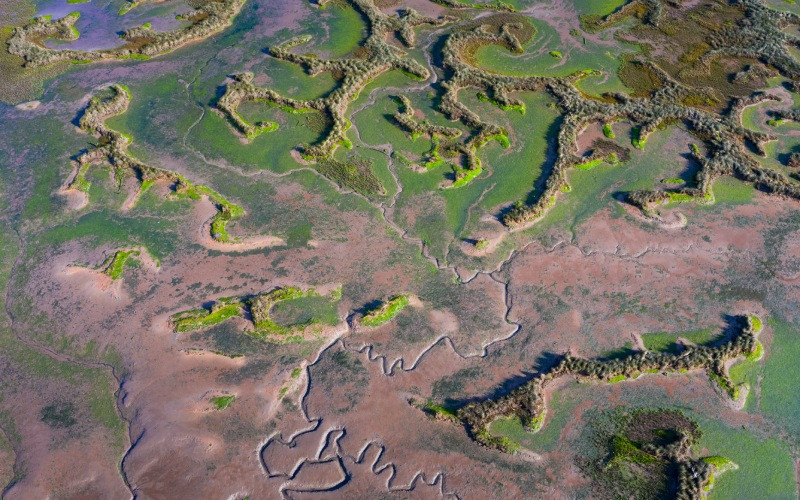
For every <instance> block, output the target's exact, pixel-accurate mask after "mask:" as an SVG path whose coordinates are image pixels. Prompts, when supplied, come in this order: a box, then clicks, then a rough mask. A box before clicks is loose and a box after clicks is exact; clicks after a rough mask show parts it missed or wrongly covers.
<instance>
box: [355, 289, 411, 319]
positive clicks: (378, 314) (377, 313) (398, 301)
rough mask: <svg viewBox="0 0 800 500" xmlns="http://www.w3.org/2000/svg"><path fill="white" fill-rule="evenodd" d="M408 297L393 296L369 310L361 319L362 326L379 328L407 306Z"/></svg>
mask: <svg viewBox="0 0 800 500" xmlns="http://www.w3.org/2000/svg"><path fill="white" fill-rule="evenodd" d="M410 298H411V296H410V295H395V296H393V297H391V298H390V299H389V300H387V301H385V302H383V303H382V304H380V305H379V306H377V307H375V308H374V309H371V310H369V311H367V312H366V314H364V317H362V318H361V324H362V325H364V326H380V325H382V324H384V323H386V322H387V321H389V320H391V319H392V318H394V317H395V316H397V315H398V314H399V313H400V311H402V310H403V309H405V307H406V306H407V305H408V304H409V300H410Z"/></svg>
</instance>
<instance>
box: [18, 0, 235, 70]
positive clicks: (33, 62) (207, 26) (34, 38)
mask: <svg viewBox="0 0 800 500" xmlns="http://www.w3.org/2000/svg"><path fill="white" fill-rule="evenodd" d="M140 3H142V0H139V1H131V2H130V3H128V4H126V5H125V6H124V7H123V8H122V9H121V10H120V14H124V13H126V12H128V11H129V10H130V9H131V8H133V7H134V6H136V5H138V4H140ZM244 3H245V0H199V1H197V2H193V7H194V10H193V11H192V12H189V13H187V14H182V15H181V16H180V18H181V19H183V20H186V21H190V24H189V25H188V26H186V27H182V28H177V29H174V30H172V31H164V32H157V31H153V30H152V29H150V27H149V26H139V27H136V28H131V29H128V30H126V31H124V32H122V34H121V35H120V38H121V39H122V40H124V41H125V44H123V45H121V46H120V47H117V48H113V49H103V50H74V49H51V48H49V47H47V46H46V45H45V44H44V42H45V41H46V40H47V39H50V38H57V39H59V40H64V41H73V40H76V39H77V38H78V32H77V30H75V28H74V24H75V21H77V20H78V18H79V17H80V14H79V13H77V12H73V13H72V14H68V15H66V16H64V17H62V18H61V19H57V20H55V21H54V20H52V19H50V18H49V16H44V17H37V18H34V19H32V20H31V21H30V22H29V23H28V24H26V25H24V26H21V27H18V28H14V30H13V32H12V34H11V37H10V38H9V39H8V51H9V52H10V53H11V54H14V55H18V56H20V57H22V58H23V59H24V61H25V63H24V64H25V66H26V67H28V68H35V67H38V66H44V65H47V64H51V63H54V62H58V61H87V62H93V61H103V60H109V59H120V58H130V57H131V56H134V55H144V56H150V57H152V56H157V55H161V54H166V53H168V52H172V51H173V50H175V49H177V48H180V47H182V46H184V45H186V44H188V43H191V42H194V41H197V40H202V39H204V38H208V37H209V36H211V35H213V34H215V33H218V32H219V31H221V30H222V29H224V28H225V27H227V26H228V25H230V23H231V21H232V20H233V18H234V17H235V16H236V15H237V14H238V13H239V11H240V10H241V9H242V6H243V5H244Z"/></svg>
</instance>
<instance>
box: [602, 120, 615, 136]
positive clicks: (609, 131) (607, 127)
mask: <svg viewBox="0 0 800 500" xmlns="http://www.w3.org/2000/svg"><path fill="white" fill-rule="evenodd" d="M603 135H604V136H606V137H608V138H609V139H614V138H615V137H617V136H616V134H614V129H613V128H611V124H610V123H604V124H603Z"/></svg>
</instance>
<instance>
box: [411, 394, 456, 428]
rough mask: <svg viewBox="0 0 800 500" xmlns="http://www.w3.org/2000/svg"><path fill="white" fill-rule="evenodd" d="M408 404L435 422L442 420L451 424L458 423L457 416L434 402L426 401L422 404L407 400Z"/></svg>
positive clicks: (414, 400)
mask: <svg viewBox="0 0 800 500" xmlns="http://www.w3.org/2000/svg"><path fill="white" fill-rule="evenodd" d="M409 403H410V404H411V405H412V406H414V407H416V408H419V409H420V410H422V411H423V412H424V413H425V414H427V415H428V416H429V417H431V418H433V419H435V420H444V421H447V422H452V423H458V421H459V420H458V416H456V413H455V412H454V411H453V410H451V409H449V408H447V407H445V406H442V405H440V404H437V403H436V402H435V401H430V400H428V401H425V402H422V401H417V400H416V399H413V398H412V399H410V400H409Z"/></svg>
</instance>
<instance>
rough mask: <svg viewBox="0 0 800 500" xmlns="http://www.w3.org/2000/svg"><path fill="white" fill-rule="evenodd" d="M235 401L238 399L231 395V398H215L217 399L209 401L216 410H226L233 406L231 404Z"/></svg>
mask: <svg viewBox="0 0 800 500" xmlns="http://www.w3.org/2000/svg"><path fill="white" fill-rule="evenodd" d="M235 399H236V396H234V395H230V396H215V397H213V398H211V399H210V400H209V401H210V402H211V404H212V405H214V408H215V409H217V410H224V409H225V408H227V407H229V406H230V405H231V403H233V402H234V400H235Z"/></svg>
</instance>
